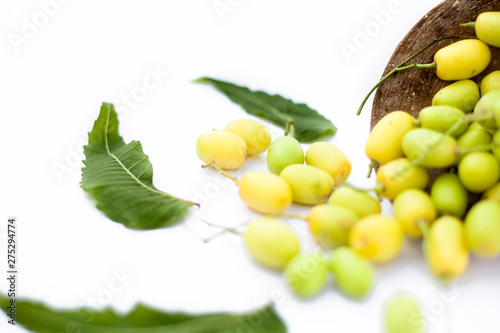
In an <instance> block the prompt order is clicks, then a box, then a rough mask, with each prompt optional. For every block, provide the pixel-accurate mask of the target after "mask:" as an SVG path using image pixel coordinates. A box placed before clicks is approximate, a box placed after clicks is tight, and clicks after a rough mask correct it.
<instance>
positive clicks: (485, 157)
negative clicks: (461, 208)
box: [458, 151, 500, 193]
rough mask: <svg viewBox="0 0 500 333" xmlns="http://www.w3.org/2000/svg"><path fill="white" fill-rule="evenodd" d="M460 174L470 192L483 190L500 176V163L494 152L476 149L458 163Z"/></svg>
mask: <svg viewBox="0 0 500 333" xmlns="http://www.w3.org/2000/svg"><path fill="white" fill-rule="evenodd" d="M458 176H459V177H460V181H461V182H462V184H463V185H464V187H465V188H466V189H467V190H469V191H470V192H474V193H479V192H483V191H485V190H487V189H488V188H490V187H491V186H493V185H494V184H495V183H496V182H497V181H498V179H499V178H500V165H499V164H498V161H497V160H496V159H495V157H493V155H492V154H490V153H487V152H484V151H476V152H473V153H469V154H467V155H466V156H464V158H462V160H461V161H460V163H459V164H458Z"/></svg>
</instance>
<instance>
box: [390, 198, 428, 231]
mask: <svg viewBox="0 0 500 333" xmlns="http://www.w3.org/2000/svg"><path fill="white" fill-rule="evenodd" d="M393 209H394V218H395V219H396V220H397V221H398V223H399V225H400V227H401V229H402V230H403V233H405V234H406V235H409V236H412V237H422V231H421V230H420V227H419V223H425V224H426V225H430V224H431V223H432V222H433V221H434V220H435V219H436V215H437V212H436V208H435V207H434V204H433V203H432V200H431V197H430V196H429V194H427V193H426V192H424V191H422V190H419V189H414V188H412V189H408V190H405V191H403V192H401V193H400V194H399V195H398V196H397V197H396V199H394V203H393Z"/></svg>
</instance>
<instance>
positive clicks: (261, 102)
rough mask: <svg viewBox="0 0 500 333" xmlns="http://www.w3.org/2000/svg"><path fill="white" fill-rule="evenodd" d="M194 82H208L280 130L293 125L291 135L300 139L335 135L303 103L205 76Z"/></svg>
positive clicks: (329, 124) (307, 139)
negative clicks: (293, 131) (293, 132)
mask: <svg viewBox="0 0 500 333" xmlns="http://www.w3.org/2000/svg"><path fill="white" fill-rule="evenodd" d="M195 82H197V83H209V84H212V85H213V86H215V88H217V89H218V90H219V91H221V92H222V93H224V94H225V95H226V96H227V97H229V99H231V100H232V101H233V102H235V103H237V104H239V105H240V106H241V107H242V108H243V109H244V110H245V111H246V112H247V113H249V114H251V115H254V116H256V117H259V118H263V119H266V120H268V121H270V122H272V123H273V124H275V125H277V126H280V127H282V128H284V129H287V128H288V127H289V125H290V124H293V127H294V130H295V134H294V137H295V138H296V139H297V140H298V141H300V142H311V141H314V140H316V139H318V138H320V137H323V136H328V135H335V133H336V132H337V128H336V127H335V126H334V125H333V124H332V122H331V121H330V120H328V119H326V118H325V117H323V116H322V115H320V114H319V113H318V112H317V111H315V110H313V109H311V108H309V107H308V106H307V105H306V104H296V103H294V102H292V101H291V100H289V99H286V98H283V97H281V96H279V95H269V94H267V93H265V92H263V91H251V90H250V89H248V88H245V87H240V86H237V85H234V84H232V83H229V82H224V81H219V80H216V79H212V78H208V77H203V78H200V79H198V80H196V81H195Z"/></svg>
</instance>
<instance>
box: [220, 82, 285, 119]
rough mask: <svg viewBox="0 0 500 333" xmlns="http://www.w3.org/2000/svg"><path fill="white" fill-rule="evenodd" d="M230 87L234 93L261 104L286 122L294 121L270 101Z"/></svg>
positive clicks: (258, 104)
mask: <svg viewBox="0 0 500 333" xmlns="http://www.w3.org/2000/svg"><path fill="white" fill-rule="evenodd" d="M229 89H230V90H231V91H232V92H233V94H235V95H236V96H238V97H240V98H242V99H246V100H247V101H249V102H251V103H253V104H255V105H257V106H259V107H263V108H265V109H267V110H268V111H269V112H271V113H272V114H274V115H275V116H276V117H278V118H280V119H282V120H284V121H285V122H289V121H293V120H292V118H290V117H287V116H286V115H284V114H283V113H282V112H281V111H280V110H279V109H277V108H275V107H274V106H272V105H270V104H269V103H267V102H265V101H263V100H261V99H258V98H256V97H254V96H253V95H252V94H247V93H246V92H244V93H242V94H241V93H239V92H238V91H237V90H238V89H236V90H234V87H229Z"/></svg>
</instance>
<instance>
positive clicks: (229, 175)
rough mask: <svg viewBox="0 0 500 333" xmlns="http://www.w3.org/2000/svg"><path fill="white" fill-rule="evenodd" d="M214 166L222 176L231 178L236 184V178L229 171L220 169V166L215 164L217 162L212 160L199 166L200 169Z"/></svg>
mask: <svg viewBox="0 0 500 333" xmlns="http://www.w3.org/2000/svg"><path fill="white" fill-rule="evenodd" d="M210 167H212V168H214V169H216V170H217V171H219V172H220V173H221V174H222V175H223V176H224V177H227V178H229V179H231V180H232V181H234V182H235V183H236V185H238V178H236V177H234V176H233V175H231V174H230V173H229V172H227V171H224V170H222V168H221V167H220V166H218V165H217V163H215V161H212V162H210V163H208V164H205V165H202V166H201V168H202V169H206V168H210Z"/></svg>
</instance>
